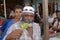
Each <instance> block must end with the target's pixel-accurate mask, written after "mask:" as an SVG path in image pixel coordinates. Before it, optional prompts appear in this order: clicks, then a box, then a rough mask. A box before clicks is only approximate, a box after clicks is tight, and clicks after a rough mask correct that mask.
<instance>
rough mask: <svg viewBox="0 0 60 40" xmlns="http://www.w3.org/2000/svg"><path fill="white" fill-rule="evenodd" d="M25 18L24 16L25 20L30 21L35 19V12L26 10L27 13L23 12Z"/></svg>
mask: <svg viewBox="0 0 60 40" xmlns="http://www.w3.org/2000/svg"><path fill="white" fill-rule="evenodd" d="M23 18H24V21H25V22H28V23H30V22H32V21H33V20H34V14H32V13H29V12H25V13H23Z"/></svg>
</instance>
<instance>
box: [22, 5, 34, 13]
mask: <svg viewBox="0 0 60 40" xmlns="http://www.w3.org/2000/svg"><path fill="white" fill-rule="evenodd" d="M34 11H35V10H34V8H33V7H31V6H25V7H24V8H23V13H24V12H30V13H33V14H34Z"/></svg>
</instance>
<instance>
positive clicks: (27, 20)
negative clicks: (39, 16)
mask: <svg viewBox="0 0 60 40" xmlns="http://www.w3.org/2000/svg"><path fill="white" fill-rule="evenodd" d="M22 20H23V21H24V22H26V23H32V22H33V20H31V19H25V18H22Z"/></svg>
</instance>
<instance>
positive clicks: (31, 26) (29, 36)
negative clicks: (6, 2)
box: [4, 6, 41, 40]
mask: <svg viewBox="0 0 60 40" xmlns="http://www.w3.org/2000/svg"><path fill="white" fill-rule="evenodd" d="M33 20H34V8H32V7H30V6H26V7H24V8H23V14H22V21H20V22H18V23H16V24H15V25H16V26H15V25H14V26H11V27H10V28H9V30H8V31H7V33H8V34H6V36H5V39H4V40H40V39H41V36H40V34H41V31H40V26H39V24H37V23H34V22H33ZM12 28H13V29H12Z"/></svg>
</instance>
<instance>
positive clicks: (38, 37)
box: [34, 24, 41, 40]
mask: <svg viewBox="0 0 60 40" xmlns="http://www.w3.org/2000/svg"><path fill="white" fill-rule="evenodd" d="M34 31H35V33H34V34H35V36H34V40H41V29H40V26H39V25H38V24H37V25H35V30H34Z"/></svg>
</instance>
